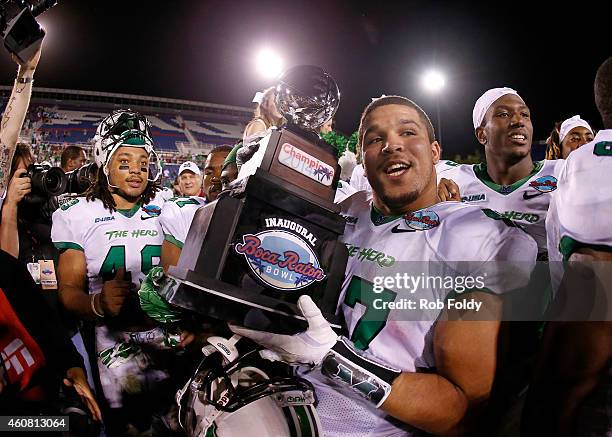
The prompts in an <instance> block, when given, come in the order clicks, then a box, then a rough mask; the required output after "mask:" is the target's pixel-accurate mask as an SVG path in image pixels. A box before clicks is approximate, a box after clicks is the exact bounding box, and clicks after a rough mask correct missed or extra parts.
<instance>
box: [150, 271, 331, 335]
mask: <svg viewBox="0 0 612 437" xmlns="http://www.w3.org/2000/svg"><path fill="white" fill-rule="evenodd" d="M168 276H169V278H170V280H169V281H167V283H166V284H165V285H164V286H163V287H162V290H161V291H160V295H162V296H163V297H164V299H166V300H167V301H168V302H169V303H171V304H172V305H175V306H178V307H181V308H184V309H187V310H190V311H192V312H194V313H196V314H200V315H203V316H206V317H212V318H215V319H219V320H225V321H227V322H231V323H233V324H236V325H240V326H244V327H246V328H249V329H256V330H259V331H270V332H274V333H278V334H295V333H298V332H302V331H305V330H306V329H307V328H308V324H307V323H306V320H305V319H304V317H303V316H302V315H301V313H300V310H299V308H298V307H297V305H295V304H293V303H290V302H283V301H279V300H277V299H274V298H272V297H268V296H265V295H259V296H258V297H257V301H256V302H254V301H253V296H252V294H251V293H249V292H248V291H246V290H243V289H242V288H240V287H236V286H234V285H232V284H228V283H227V282H223V281H219V280H217V279H212V278H205V277H203V276H201V275H198V274H197V273H196V272H194V271H189V270H186V269H178V268H176V267H174V268H173V269H172V273H171V274H169V275H168ZM324 317H325V319H326V320H327V321H328V322H329V323H330V325H331V327H332V328H333V329H334V330H336V331H337V332H339V330H340V329H341V323H340V320H339V318H338V317H337V316H335V315H330V314H325V315H324Z"/></svg>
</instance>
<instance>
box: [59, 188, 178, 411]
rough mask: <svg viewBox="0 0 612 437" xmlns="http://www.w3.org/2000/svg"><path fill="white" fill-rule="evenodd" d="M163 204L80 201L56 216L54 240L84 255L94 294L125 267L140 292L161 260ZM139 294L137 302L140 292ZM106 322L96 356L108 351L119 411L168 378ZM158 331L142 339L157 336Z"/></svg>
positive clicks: (107, 377)
mask: <svg viewBox="0 0 612 437" xmlns="http://www.w3.org/2000/svg"><path fill="white" fill-rule="evenodd" d="M163 204H164V201H163V199H162V198H161V196H159V195H158V196H156V197H155V199H153V200H152V201H151V202H150V203H148V204H147V205H144V206H143V205H136V206H135V207H134V208H132V209H131V210H117V211H114V212H111V211H109V210H108V209H106V208H105V207H104V205H103V204H102V202H101V201H100V200H98V199H96V200H93V201H87V200H86V199H85V198H84V197H78V198H75V199H72V200H70V201H68V202H66V203H64V204H63V205H62V206H61V207H60V209H58V210H57V211H56V212H55V213H54V214H53V227H52V230H51V238H52V240H53V242H54V244H55V245H56V247H57V248H58V249H60V250H64V249H75V250H80V251H82V252H83V253H84V255H85V261H86V265H87V283H88V287H89V288H88V291H89V293H90V294H91V293H99V292H100V291H101V290H102V286H103V283H104V281H105V280H109V279H113V278H114V277H115V274H116V272H117V270H118V269H120V268H122V267H124V268H125V270H126V272H129V274H130V275H131V280H132V282H133V283H134V284H136V286H137V288H136V289H138V288H139V287H140V282H141V281H142V279H143V278H144V277H145V275H146V273H147V272H148V271H149V270H150V269H151V268H152V267H154V266H157V265H159V262H160V255H161V245H162V242H163V233H162V229H161V225H160V223H159V215H160V214H161V208H162V206H163ZM134 294H135V296H134V299H135V300H136V301H137V300H138V299H137V296H136V291H135V292H134ZM126 302H127V301H126ZM104 322H105V321H104V320H102V321H99V322H98V324H97V326H96V352H97V353H98V354H100V353H102V352H104V353H103V358H104V362H103V359H102V358H100V357H99V358H98V368H99V371H100V380H101V383H102V387H103V389H104V395H105V397H106V398H107V400H108V402H109V404H110V406H111V407H112V408H119V407H121V406H122V405H123V402H122V397H123V394H124V393H126V392H127V393H130V394H132V395H133V394H137V393H145V392H146V391H147V390H149V388H150V387H153V386H154V385H155V384H156V383H157V382H159V381H162V380H164V379H166V378H167V374H166V372H165V371H164V370H161V369H159V368H157V366H156V363H155V360H152V359H151V357H150V356H149V355H148V354H145V353H141V352H140V351H139V347H137V346H134V344H132V343H133V342H131V341H130V335H129V333H126V332H124V331H121V330H118V329H115V328H110V327H109V326H107V325H106V324H105V323H104ZM157 329H158V328H154V329H153V330H151V331H147V332H146V333H141V334H140V336H141V337H151V336H154V334H157ZM147 333H148V334H147ZM132 334H133V333H132ZM133 335H134V334H133Z"/></svg>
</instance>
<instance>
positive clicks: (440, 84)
mask: <svg viewBox="0 0 612 437" xmlns="http://www.w3.org/2000/svg"><path fill="white" fill-rule="evenodd" d="M422 83H423V88H425V90H427V91H429V92H430V93H437V92H439V91H440V90H442V88H444V85H445V84H446V80H445V78H444V75H443V74H442V73H441V72H439V71H436V70H429V71H427V72H426V73H425V74H424V75H423V79H422Z"/></svg>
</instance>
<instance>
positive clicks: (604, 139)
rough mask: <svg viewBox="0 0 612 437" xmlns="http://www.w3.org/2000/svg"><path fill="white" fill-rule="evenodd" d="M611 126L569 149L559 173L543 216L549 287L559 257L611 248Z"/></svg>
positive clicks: (557, 276) (559, 270)
mask: <svg viewBox="0 0 612 437" xmlns="http://www.w3.org/2000/svg"><path fill="white" fill-rule="evenodd" d="M611 173H612V129H608V130H601V131H599V132H598V133H597V135H596V136H595V139H594V140H593V141H592V142H590V143H587V144H585V145H583V146H581V147H580V148H579V149H577V150H575V151H573V152H572V153H571V154H570V156H569V157H568V158H567V160H566V162H565V165H564V166H563V168H562V170H561V172H560V174H559V188H558V190H557V191H556V192H555V193H554V195H553V196H552V200H551V203H550V211H549V215H548V217H547V219H546V231H547V235H548V254H549V260H550V261H551V263H550V264H551V275H552V281H553V287H554V289H555V290H557V288H558V286H559V284H560V282H561V279H562V277H563V263H562V261H564V260H567V259H569V257H570V255H571V254H572V253H574V252H575V251H576V250H577V249H579V248H581V247H590V248H592V249H595V250H603V251H612V230H610V222H609V221H608V220H609V219H610V217H612V192H611V191H610V189H609V188H608V186H607V183H608V179H609V177H610V174H611Z"/></svg>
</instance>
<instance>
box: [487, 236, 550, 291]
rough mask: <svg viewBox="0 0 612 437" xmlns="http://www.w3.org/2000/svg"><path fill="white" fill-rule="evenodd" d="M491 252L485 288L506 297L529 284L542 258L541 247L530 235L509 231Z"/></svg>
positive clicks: (494, 245)
mask: <svg viewBox="0 0 612 437" xmlns="http://www.w3.org/2000/svg"><path fill="white" fill-rule="evenodd" d="M490 248H491V254H490V256H489V258H488V260H487V261H485V263H484V264H483V268H482V269H481V273H486V280H485V288H487V289H488V290H490V291H491V292H493V293H495V294H503V293H506V292H508V291H512V290H516V289H518V288H521V287H524V286H526V285H527V284H528V283H529V280H530V277H531V273H532V272H533V269H534V268H535V266H536V258H537V255H538V245H537V243H536V241H535V240H534V239H533V238H532V237H531V236H529V234H527V233H526V232H525V231H523V230H522V229H520V228H513V227H508V228H507V229H505V230H504V231H502V233H501V237H500V238H499V239H498V240H497V243H496V244H492V245H491V246H490Z"/></svg>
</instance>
